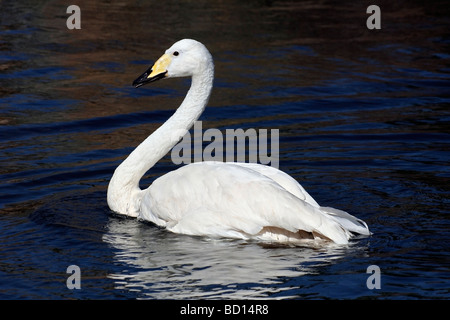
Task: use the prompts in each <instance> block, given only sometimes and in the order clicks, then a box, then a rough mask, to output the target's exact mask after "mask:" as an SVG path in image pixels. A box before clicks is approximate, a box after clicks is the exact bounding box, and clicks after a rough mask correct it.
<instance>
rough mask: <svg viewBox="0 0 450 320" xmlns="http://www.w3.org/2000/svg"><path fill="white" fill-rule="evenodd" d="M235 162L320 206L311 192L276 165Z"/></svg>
mask: <svg viewBox="0 0 450 320" xmlns="http://www.w3.org/2000/svg"><path fill="white" fill-rule="evenodd" d="M233 164H235V165H239V166H242V167H244V168H249V169H252V170H254V171H256V172H259V173H260V174H262V175H265V176H266V177H268V178H270V179H272V180H274V181H275V182H277V183H278V184H279V185H281V186H282V187H283V188H284V189H286V190H287V191H289V192H290V193H292V194H293V195H294V196H296V197H297V198H300V199H302V200H304V201H306V202H308V203H309V204H311V205H313V206H315V207H319V204H318V203H317V202H316V200H314V198H313V197H311V196H310V195H309V193H308V192H307V191H306V190H305V189H304V188H303V187H302V186H301V184H299V183H298V182H297V180H295V179H294V178H292V177H291V176H290V175H288V174H287V173H285V172H283V171H281V170H278V169H276V168H274V167H269V166H264V165H261V164H258V163H242V162H236V163H233Z"/></svg>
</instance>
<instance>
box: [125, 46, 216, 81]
mask: <svg viewBox="0 0 450 320" xmlns="http://www.w3.org/2000/svg"><path fill="white" fill-rule="evenodd" d="M213 72H214V64H213V60H212V57H211V54H210V53H209V51H208V49H206V47H205V46H204V45H203V44H202V43H200V42H198V41H195V40H192V39H183V40H180V41H178V42H176V43H174V44H173V45H172V46H171V47H170V48H169V49H167V50H166V52H165V53H164V54H163V55H162V56H161V57H160V58H159V59H158V60H157V61H156V62H155V64H154V65H153V66H151V67H150V68H148V70H147V71H145V72H144V73H143V74H142V75H141V76H139V78H137V79H136V80H134V82H133V86H135V87H136V88H138V87H140V86H143V85H144V84H146V83H150V82H153V81H156V80H159V79H162V78H176V77H193V76H196V75H199V74H204V73H211V75H212V73H213Z"/></svg>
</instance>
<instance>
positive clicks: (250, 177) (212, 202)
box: [140, 162, 351, 243]
mask: <svg viewBox="0 0 450 320" xmlns="http://www.w3.org/2000/svg"><path fill="white" fill-rule="evenodd" d="M264 173H265V174H264ZM270 176H272V178H271V177H270ZM276 180H278V181H276ZM293 182H295V180H294V179H293V178H291V177H289V176H288V175H286V174H284V173H282V172H281V171H278V170H277V169H274V168H271V167H266V166H261V165H256V164H241V163H239V164H237V163H222V162H202V163H194V164H191V165H187V166H184V167H181V168H179V169H178V170H175V171H172V172H169V173H167V174H166V175H164V176H162V177H160V178H158V179H156V180H155V181H154V182H153V184H152V185H151V186H150V187H149V188H148V189H147V190H146V191H145V194H144V196H143V199H142V205H141V214H140V218H141V219H144V220H148V221H152V222H154V223H156V224H157V225H160V226H163V227H166V228H167V229H169V230H171V231H173V232H176V233H183V234H189V235H203V236H210V237H227V238H241V239H252V238H254V239H263V240H275V241H298V240H303V239H324V240H332V241H334V242H336V243H347V242H348V239H349V238H350V237H351V230H349V228H346V227H344V226H343V225H342V223H340V222H339V221H338V219H335V218H333V217H332V216H330V215H329V214H328V213H326V212H325V211H323V210H322V209H321V207H319V206H318V205H317V203H316V202H315V201H314V200H313V199H312V197H311V196H310V195H309V194H307V193H306V191H304V189H303V188H301V186H300V185H299V184H298V183H293ZM349 216H350V215H349ZM349 224H351V222H349Z"/></svg>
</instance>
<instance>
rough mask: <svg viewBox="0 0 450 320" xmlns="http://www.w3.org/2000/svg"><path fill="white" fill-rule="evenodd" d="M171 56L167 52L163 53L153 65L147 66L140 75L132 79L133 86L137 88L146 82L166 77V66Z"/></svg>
mask: <svg viewBox="0 0 450 320" xmlns="http://www.w3.org/2000/svg"><path fill="white" fill-rule="evenodd" d="M171 60H172V57H171V56H170V55H168V54H167V53H165V54H163V55H162V56H161V58H159V59H158V60H157V61H156V62H155V64H154V65H153V66H151V67H150V68H148V70H147V71H145V72H144V73H143V74H142V75H140V76H139V77H138V78H137V79H136V80H134V81H133V86H134V87H136V88H139V87H140V86H143V85H144V84H146V83H150V82H153V81H156V80H159V79H162V78H165V77H167V67H168V66H169V64H170V62H171Z"/></svg>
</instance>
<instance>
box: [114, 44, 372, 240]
mask: <svg viewBox="0 0 450 320" xmlns="http://www.w3.org/2000/svg"><path fill="white" fill-rule="evenodd" d="M175 77H191V86H190V88H189V91H188V92H187V94H186V97H185V98H184V100H183V102H182V103H181V105H180V106H179V107H178V109H177V110H176V112H175V113H174V114H173V115H172V116H171V117H170V118H169V119H168V120H167V121H166V122H165V123H164V124H162V125H161V126H160V127H159V128H158V129H157V130H156V131H154V132H153V133H152V134H151V135H150V136H148V137H147V138H146V139H145V140H144V141H143V142H142V143H141V144H140V145H138V146H137V147H136V148H135V149H134V150H133V151H132V152H131V153H130V155H129V156H128V157H127V158H126V159H125V160H124V161H123V162H122V163H121V164H120V165H119V166H118V167H117V168H116V170H115V171H114V174H113V176H112V178H111V180H110V182H109V185H108V191H107V202H108V206H109V208H110V209H111V210H112V211H114V212H116V213H119V214H123V215H127V216H131V217H136V218H138V219H139V220H145V221H149V222H152V223H154V224H156V225H158V226H160V227H163V228H166V229H167V230H169V231H171V232H174V233H180V234H186V235H198V236H207V237H212V238H234V239H247V240H250V239H252V240H253V239H255V240H259V241H271V242H285V243H297V242H301V243H304V241H313V242H316V243H317V242H323V241H324V242H327V243H330V242H331V243H336V244H347V243H348V242H349V239H351V238H352V237H354V236H355V235H357V234H360V235H370V234H371V233H370V232H369V228H368V226H367V224H366V223H365V222H364V221H362V220H360V219H358V218H356V217H354V216H352V215H350V214H348V213H347V212H344V211H341V210H337V209H334V208H330V207H322V206H320V205H319V204H318V203H317V202H316V201H315V200H314V199H313V198H312V197H311V196H310V195H309V194H308V193H307V192H306V190H305V189H304V188H303V187H302V186H301V185H300V184H299V183H298V182H297V181H296V180H295V179H294V178H292V177H291V176H289V175H288V174H286V173H284V172H282V171H280V170H278V169H276V168H274V167H270V166H265V165H261V164H256V163H235V162H217V161H205V162H196V163H192V164H188V165H185V166H183V167H180V168H178V169H177V170H174V171H171V172H169V173H167V174H165V175H163V176H161V177H159V178H157V179H156V180H155V181H154V182H153V183H152V184H151V185H150V186H149V187H148V188H147V189H144V190H142V189H141V188H140V187H139V181H140V179H141V178H142V176H143V175H144V174H145V173H146V172H147V171H148V170H149V169H150V168H151V167H152V166H153V165H154V164H155V163H156V162H158V161H159V160H160V159H161V158H162V157H163V156H164V155H166V154H167V153H168V152H169V151H170V149H171V148H172V147H174V146H175V145H176V144H177V143H178V142H179V141H180V139H181V138H182V137H183V135H184V134H185V133H186V132H187V131H188V130H189V129H190V128H191V127H192V126H193V124H194V122H195V121H196V120H197V119H198V118H199V117H200V115H201V114H202V112H203V110H204V108H205V106H206V104H207V102H208V100H209V97H210V93H211V89H212V86H213V78H214V63H213V59H212V56H211V54H210V53H209V51H208V49H207V48H206V47H205V46H204V45H203V44H202V43H200V42H198V41H196V40H192V39H183V40H180V41H178V42H176V43H175V44H173V45H172V46H171V47H170V48H169V49H167V50H166V51H165V53H164V54H163V55H162V56H161V57H160V58H159V59H158V60H157V61H156V62H155V64H154V65H153V66H152V67H150V68H149V69H148V70H147V71H145V72H144V73H143V74H142V75H141V76H139V77H138V78H137V79H136V80H135V81H134V82H133V86H135V87H136V88H137V87H140V86H142V85H144V84H147V83H150V82H153V81H156V80H159V79H166V78H175Z"/></svg>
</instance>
